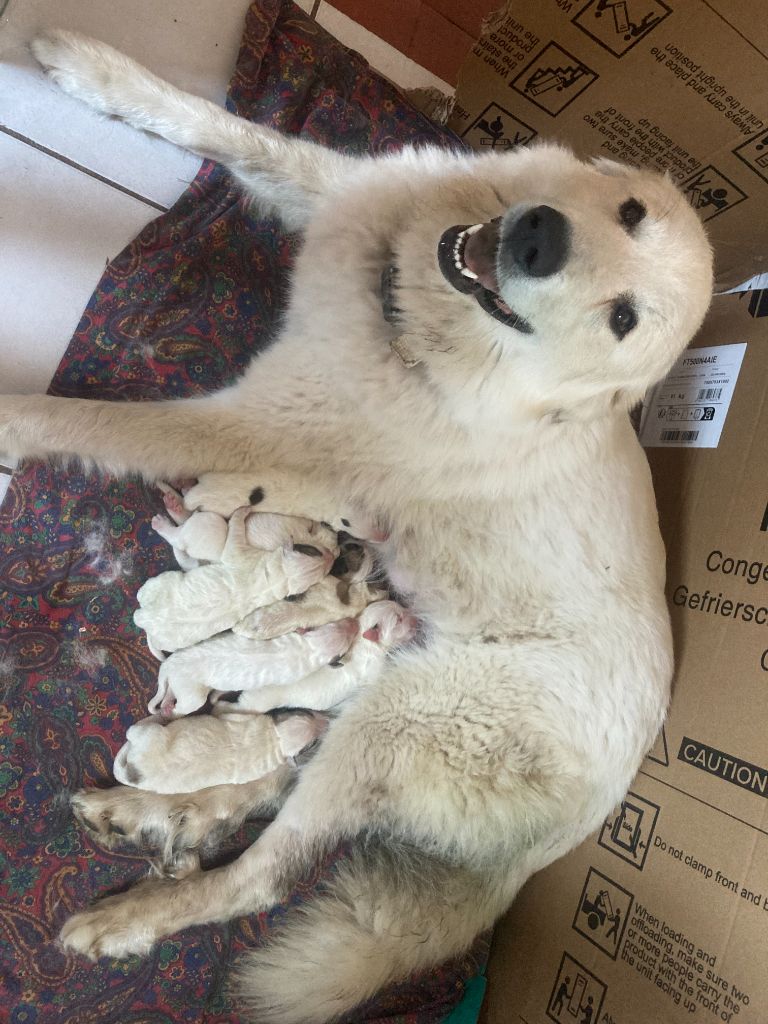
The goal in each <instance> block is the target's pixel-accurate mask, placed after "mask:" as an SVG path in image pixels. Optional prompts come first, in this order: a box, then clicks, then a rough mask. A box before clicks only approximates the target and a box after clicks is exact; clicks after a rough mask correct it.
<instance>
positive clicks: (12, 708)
mask: <svg viewBox="0 0 768 1024" xmlns="http://www.w3.org/2000/svg"><path fill="white" fill-rule="evenodd" d="M228 103H229V106H230V109H233V110H236V111H237V112H238V113H240V114H242V115H244V116H247V117H249V118H251V119H253V120H256V121H260V122H263V123H265V124H270V125H273V126H274V127H277V128H279V129H280V130H281V131H284V132H293V133H300V134H302V135H304V136H307V137H310V138H313V139H316V140H317V141H319V142H322V143H325V144H327V145H331V146H334V147H336V148H340V149H344V150H346V151H348V152H365V151H373V152H381V151H383V150H387V149H389V148H393V147H399V146H400V145H402V143H403V142H413V143H420V142H426V141H430V142H434V141H438V142H443V143H445V144H451V145H455V144H457V143H456V142H455V140H453V139H452V137H450V136H448V135H447V133H442V132H440V131H439V130H438V129H436V128H435V127H434V126H432V125H431V124H430V123H429V122H427V121H426V120H425V119H424V118H423V117H422V116H421V115H420V114H418V113H416V112H415V111H413V110H412V109H411V108H410V107H409V106H408V105H407V104H406V103H405V102H404V100H403V99H402V97H401V96H400V95H399V94H398V93H397V92H396V91H395V90H394V89H392V88H391V87H390V86H389V85H387V84H386V83H385V82H383V81H382V79H381V78H379V77H378V76H377V75H376V74H374V73H372V72H371V70H370V69H369V68H368V66H367V65H366V63H365V62H364V61H363V60H362V59H361V58H360V57H359V56H357V55H356V54H353V53H350V52H349V51H347V50H346V49H345V48H344V47H342V46H341V45H340V44H338V43H337V42H336V41H335V40H333V39H331V38H330V37H329V36H328V35H327V34H326V33H325V32H324V31H323V30H322V29H321V28H320V27H319V26H318V25H316V24H315V23H314V22H312V21H310V20H309V19H307V18H306V17H305V16H304V15H303V14H302V13H301V12H300V11H299V10H298V9H297V8H295V7H294V6H293V5H292V4H290V3H284V4H282V5H281V4H280V3H279V2H278V0H261V2H260V3H258V4H254V5H253V6H252V8H251V9H250V11H249V12H248V16H247V21H246V27H245V34H244V38H243V44H242V49H241V51H240V56H239V58H238V64H237V70H236V73H235V76H234V78H233V80H232V83H231V88H230V94H229V100H228ZM295 245H296V240H295V239H294V238H292V237H290V236H287V235H285V234H284V233H282V232H281V230H280V229H279V228H278V227H277V226H276V225H275V224H273V223H268V222H257V221H255V220H253V219H252V218H251V217H250V216H249V214H248V212H247V210H246V207H245V204H244V203H243V201H242V199H240V198H239V196H238V194H237V193H236V192H235V191H234V189H233V187H232V185H231V182H230V180H229V178H228V177H227V175H226V173H225V172H224V171H223V170H222V169H221V168H219V167H217V166H214V165H213V164H210V163H208V164H204V165H203V167H202V168H201V170H200V173H199V174H198V176H197V178H196V179H195V181H194V182H193V183H192V185H191V186H190V187H189V189H188V190H187V191H186V192H185V194H184V195H183V196H182V198H181V199H180V200H179V202H178V203H177V204H176V206H175V207H174V208H173V209H172V210H171V211H170V212H169V213H168V214H166V215H164V216H162V217H160V218H159V219H158V220H156V221H155V222H154V223H152V224H150V225H149V226H148V227H147V228H145V230H144V231H142V232H141V234H140V235H139V237H138V238H137V239H136V241H135V242H133V243H132V244H131V245H130V246H128V248H127V249H126V250H125V251H124V252H122V253H121V254H120V255H119V256H118V257H117V259H115V260H114V262H113V263H111V264H110V265H109V267H108V268H107V270H106V272H105V274H104V277H103V278H102V281H101V283H100V284H99V286H98V288H97V290H96V292H95V294H94V296H93V298H92V299H91V301H90V302H89V303H88V307H87V309H86V311H85V313H84V314H83V318H82V320H81V322H80V325H79V327H78V330H77V333H76V335H75V337H74V339H73V341H72V343H71V344H70V346H69V348H68V350H67V353H66V355H65V357H64V359H63V361H62V363H61V366H60V367H59V370H58V372H57V374H56V377H55V379H54V382H53V385H52V387H51V392H52V393H53V394H58V395H79V396H86V397H89V398H91V397H92V398H107V399H115V400H143V399H157V398H162V397H166V398H172V397H175V396H186V395H192V394H199V393H202V392H205V391H208V390H211V389H214V388H217V387H220V386H221V385H223V384H225V383H227V382H229V381H231V380H232V379H233V378H234V377H236V376H237V375H238V373H239V372H240V371H241V370H242V369H243V367H244V366H245V365H246V363H247V362H248V360H249V359H250V358H251V356H252V355H253V354H254V353H255V352H258V351H259V349H262V348H263V347H265V346H266V345H268V344H269V343H270V340H271V339H272V338H273V336H274V334H275V332H276V325H277V321H278V319H279V316H280V310H281V307H282V304H283V302H284V300H285V283H286V274H287V271H288V270H289V269H290V266H291V261H292V258H293V254H294V251H295ZM159 510H160V502H159V500H158V494H157V493H156V492H155V491H154V490H153V489H152V488H148V487H147V486H146V485H144V484H143V483H141V482H139V481H136V480H114V479H109V478H103V477H97V476H95V475H88V474H85V473H83V472H82V471H79V470H77V469H75V470H72V471H67V472H63V471H56V470H54V469H52V468H50V467H49V466H47V465H45V464H41V463H29V464H27V465H26V466H25V467H24V468H23V469H22V470H21V471H20V472H19V473H18V474H17V475H16V477H15V478H14V480H13V482H12V484H11V487H10V490H9V492H8V495H7V498H6V501H5V503H4V505H3V506H2V509H0V610H1V614H0V821H1V822H2V825H0V972H1V973H0V1021H2V1022H3V1024H4V1022H6V1021H8V1022H10V1024H53V1022H54V1021H55V1022H57V1024H181V1022H185V1024H187V1022H188V1024H236V1022H238V1021H239V1020H240V1018H239V1016H238V1014H237V1012H236V1011H235V1010H234V1009H233V1008H232V1004H231V1002H230V1001H229V1000H228V997H227V995H226V990H225V985H224V981H225V977H226V973H227V970H228V967H229V965H230V964H231V962H232V960H233V959H234V958H235V957H236V955H237V954H238V953H239V952H241V951H242V950H243V949H245V948H247V947H249V946H253V945H256V944H258V943H259V942H261V941H262V940H263V938H264V936H265V935H267V934H268V933H269V930H270V927H271V925H272V922H273V921H274V920H276V919H278V918H280V917H282V915H283V914H285V913H286V912H290V910H289V909H288V908H286V907H279V908H276V909H275V910H274V911H273V912H272V913H271V914H269V915H267V914H262V915H258V916H255V915H254V916H252V917H249V918H243V919H240V920H236V921H233V922H231V923H230V924H229V925H226V926H210V927H204V928H195V929H189V930H188V931H185V932H183V933H181V934H178V935H175V936H173V937H172V938H170V939H167V940H166V941H164V942H162V943H160V945H159V946H158V947H157V948H156V949H155V950H154V951H153V952H152V954H151V955H150V956H149V957H147V958H145V959H142V958H139V957H131V958H130V959H128V960H125V961H110V960H102V961H100V962H99V963H98V964H96V965H92V964H89V963H87V962H86V961H84V960H82V959H80V958H77V957H75V956H71V955H65V954H64V953H63V952H62V951H61V950H60V949H59V948H58V947H57V946H56V943H55V937H56V935H57V933H58V930H59V928H60V927H61V925H62V923H63V921H64V920H65V918H66V917H67V916H68V915H69V914H71V913H72V912H73V911H75V910H76V909H79V908H82V907H84V906H85V905H86V904H87V903H88V902H89V901H90V900H91V899H93V898H95V897H96V896H99V895H101V894H104V893H106V892H109V891H115V890H118V889H122V888H124V887H126V886H127V885H128V884H130V883H131V882H133V881H135V880H137V879H138V878H139V877H140V876H142V875H143V874H144V873H145V872H146V863H145V862H144V861H143V860H142V858H141V857H139V856H138V855H135V854H132V853H107V852H105V851H104V850H102V849H100V848H99V847H98V846H96V845H94V843H92V842H91V840H90V839H89V837H88V836H87V835H85V834H84V833H83V832H81V831H80V830H79V828H78V827H77V826H76V825H75V822H74V820H73V818H72V816H71V813H70V811H69V808H68V805H67V801H66V794H67V793H68V792H71V791H73V790H76V789H78V788H80V787H81V786H93V785H108V784H109V783H110V781H111V773H110V766H111V763H112V757H113V755H114V753H115V752H116V750H117V749H118V747H119V746H120V744H121V742H122V738H123V736H124V734H125V731H126V729H127V728H128V726H129V725H130V724H131V723H132V722H133V721H135V720H136V719H137V718H139V717H142V716H143V715H144V713H145V708H146V704H147V700H148V698H149V697H150V696H151V694H152V693H153V692H154V688H155V685H154V684H155V678H156V672H157V664H156V662H155V661H154V659H153V658H152V656H151V655H150V654H149V652H148V650H147V648H146V644H145V642H144V639H143V637H141V636H139V634H138V631H137V629H136V628H135V627H134V625H133V622H132V614H133V610H134V608H135V603H136V602H135V595H136V590H137V588H138V587H139V586H140V584H141V583H142V581H143V580H145V579H146V578H147V577H148V576H152V575H155V574H156V573H158V572H161V571H162V570H164V569H166V568H168V567H169V565H170V559H169V554H168V549H167V547H166V546H165V544H164V543H163V542H162V541H160V539H159V538H158V537H157V536H155V534H154V533H153V532H152V530H151V529H150V525H149V521H150V518H151V516H152V515H153V513H154V512H157V511H159ZM258 828H259V826H258V823H256V824H249V825H247V826H246V827H245V828H244V829H243V830H242V831H241V832H240V833H239V834H238V835H237V836H236V837H235V838H234V840H233V841H232V843H231V844H230V850H234V849H238V848H243V847H244V845H245V844H247V843H249V842H251V841H252V840H253V839H254V838H255V836H256V835H257V834H258ZM342 855H343V851H340V852H339V853H337V854H336V855H335V857H332V858H329V861H328V863H326V864H325V865H324V866H323V867H322V868H318V870H317V872H316V874H315V876H314V877H312V878H309V879H307V880H306V881H305V882H304V883H303V884H302V885H301V887H300V888H299V889H298V890H297V891H296V892H295V893H294V894H293V897H292V900H291V902H297V901H301V900H303V899H306V898H307V897H308V896H310V895H311V893H312V891H313V890H315V889H316V888H317V887H318V886H322V884H323V877H325V876H326V873H327V872H332V871H333V864H334V860H335V859H336V858H337V857H338V856H342ZM483 954H484V950H483V949H480V950H479V951H478V950H476V951H475V952H474V954H472V955H469V956H467V957H465V958H462V959H461V960H460V961H458V962H455V963H452V964H450V965H447V966H445V967H443V968H442V969H440V970H438V971H435V972H432V973H431V974H428V975H426V976H424V977H420V978H419V979H417V980H415V981H412V982H410V983H408V984H405V985H402V986H399V987H398V988H397V989H395V990H392V991H390V992H388V993H384V994H382V995H381V996H380V997H379V998H378V999H377V1000H376V1001H375V1002H374V1003H372V1004H371V1005H370V1006H369V1007H368V1008H367V1009H366V1010H360V1011H357V1012H356V1013H355V1014H354V1015H353V1016H354V1020H355V1021H356V1022H361V1021H370V1022H382V1021H385V1020H386V1021H389V1022H400V1024H433V1022H436V1021H439V1020H442V1019H443V1017H445V1015H446V1014H447V1013H448V1011H449V1010H450V1008H451V1007H452V1006H453V1005H454V1004H455V1003H456V1002H457V1001H458V1000H459V999H460V998H461V996H462V993H463V989H464V983H465V980H466V979H467V978H468V977H470V976H471V975H473V974H475V973H477V970H478V965H479V963H480V962H481V960H482V956H483Z"/></svg>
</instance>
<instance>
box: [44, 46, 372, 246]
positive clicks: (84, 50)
mask: <svg viewBox="0 0 768 1024" xmlns="http://www.w3.org/2000/svg"><path fill="white" fill-rule="evenodd" d="M32 51H33V53H34V54H35V56H36V57H37V59H38V60H39V61H40V63H41V64H42V65H43V67H44V68H46V70H47V72H48V74H49V75H50V76H51V78H53V80H54V81H55V82H57V83H58V84H59V85H60V86H61V88H62V89H64V90H65V92H68V93H69V94H70V95H72V96H75V97H76V98H77V99H80V100H83V101H84V102H86V103H88V104H90V105H91V106H92V107H95V108H96V110H99V111H101V112H102V113H104V114H110V115H113V116H116V117H120V118H122V119H123V120H125V121H127V122H128V123H129V124H131V125H133V126H134V127H135V128H141V129H143V130H144V131H148V132H152V133H154V134H156V135H161V136H162V137H163V138H165V139H168V140H169V141H170V142H173V143H175V144H176V145H177V146H182V147H184V148H185V149H190V150H192V151H193V152H195V153H199V154H200V155H201V156H205V157H209V158H211V159H213V160H216V161H218V162H219V163H222V164H224V165H225V166H226V167H227V168H228V169H229V171H230V172H231V173H232V174H233V175H234V176H235V177H236V178H237V179H238V180H239V181H240V183H241V185H242V186H243V188H244V189H245V191H246V192H248V193H249V194H250V195H251V196H252V198H253V199H254V200H255V201H256V203H257V204H258V205H259V207H260V208H262V209H263V210H265V211H270V212H274V213H276V214H277V215H278V216H279V217H281V219H282V220H283V221H284V223H285V224H286V226H287V227H289V228H290V229H292V230H296V229H300V228H301V227H302V226H303V225H304V224H306V222H307V220H308V219H309V216H310V214H311V211H312V206H313V203H314V200H315V198H316V197H317V196H318V195H320V194H321V193H323V192H325V191H327V190H328V188H329V187H331V186H332V185H333V184H334V183H335V182H337V181H339V180H340V179H342V178H343V177H344V176H345V174H346V173H347V170H348V168H349V167H350V166H351V164H352V160H351V159H350V158H348V157H345V156H343V155H342V154H340V153H334V152H332V151H331V150H328V149H325V148H323V147H321V146H318V145H315V144H314V143H312V142H308V141H305V140H300V139H291V138H287V137H285V136H282V135H280V134H279V133H278V132H276V131H274V130H273V129H271V128H265V127H262V126H260V125H255V124H251V122H249V121H246V120H244V119H243V118H239V117H236V116H235V115H234V114H230V113H228V112H227V111H226V110H223V109H222V108H221V107H218V106H216V104H215V103H211V102H210V101H208V100H204V99H201V98H200V97H198V96H192V95H190V94H189V93H185V92H182V91H181V90H180V89H176V88H175V87H174V86H172V85H169V84H168V83H167V82H164V81H163V80H162V79H161V78H158V77H157V76H156V75H154V74H152V72H150V71H148V70H147V69H146V68H144V67H142V66H141V65H140V64H138V63H136V61H134V60H131V59H130V58H129V57H126V56H124V55H123V54H122V53H119V52H118V51H117V50H114V49H113V48H112V47H111V46H107V45H106V44H105V43H100V42H97V41H96V40H94V39H89V38H88V37H87V36H81V35H78V34H76V33H74V32H66V31H63V30H53V31H50V32H48V33H45V34H43V35H41V36H38V38H37V39H35V40H34V42H33V43H32Z"/></svg>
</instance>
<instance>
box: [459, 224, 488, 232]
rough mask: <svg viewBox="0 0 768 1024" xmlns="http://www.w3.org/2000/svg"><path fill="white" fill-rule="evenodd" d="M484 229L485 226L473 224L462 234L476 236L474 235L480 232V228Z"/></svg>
mask: <svg viewBox="0 0 768 1024" xmlns="http://www.w3.org/2000/svg"><path fill="white" fill-rule="evenodd" d="M484 227H485V224H473V225H472V227H471V228H467V229H466V230H465V231H463V232H462V234H465V235H474V233H475V232H476V231H479V230H480V228H484Z"/></svg>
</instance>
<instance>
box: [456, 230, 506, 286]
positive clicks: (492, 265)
mask: <svg viewBox="0 0 768 1024" xmlns="http://www.w3.org/2000/svg"><path fill="white" fill-rule="evenodd" d="M498 248H499V225H498V223H497V222H495V221H491V222H490V223H488V224H483V226H482V227H481V228H480V230H479V231H475V232H474V233H473V234H471V235H470V236H469V238H468V239H467V241H466V244H465V245H464V254H463V255H464V262H465V264H466V265H467V267H469V269H470V270H471V271H472V273H473V274H477V279H478V281H479V282H480V284H481V285H482V286H483V288H487V289H488V290H489V291H492V292H498V290H499V282H498V281H497V280H496V251H497V249H498Z"/></svg>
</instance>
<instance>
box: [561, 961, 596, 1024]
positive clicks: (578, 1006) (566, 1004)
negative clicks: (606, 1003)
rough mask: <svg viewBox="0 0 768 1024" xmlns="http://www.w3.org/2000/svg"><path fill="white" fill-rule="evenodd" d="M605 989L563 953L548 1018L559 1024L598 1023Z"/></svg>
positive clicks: (577, 962) (583, 968)
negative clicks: (565, 1023) (562, 1023)
mask: <svg viewBox="0 0 768 1024" xmlns="http://www.w3.org/2000/svg"><path fill="white" fill-rule="evenodd" d="M606 991H607V987H606V986H605V985H604V984H603V982H602V981H600V979H599V978H597V977H595V975H594V974H593V973H592V972H591V971H588V970H587V968H586V967H584V966H583V965H582V964H580V963H579V961H578V960H574V958H573V957H572V956H571V955H570V954H569V953H563V959H562V960H561V961H560V970H559V971H558V972H557V977H556V978H555V984H554V985H553V986H552V994H551V995H550V997H549V1003H548V1005H547V1016H548V1017H549V1019H550V1020H553V1021H555V1022H557V1024H560V1022H562V1021H568V1024H597V1022H598V1021H599V1020H600V1011H601V1009H602V1006H603V1000H604V999H605V993H606Z"/></svg>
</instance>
